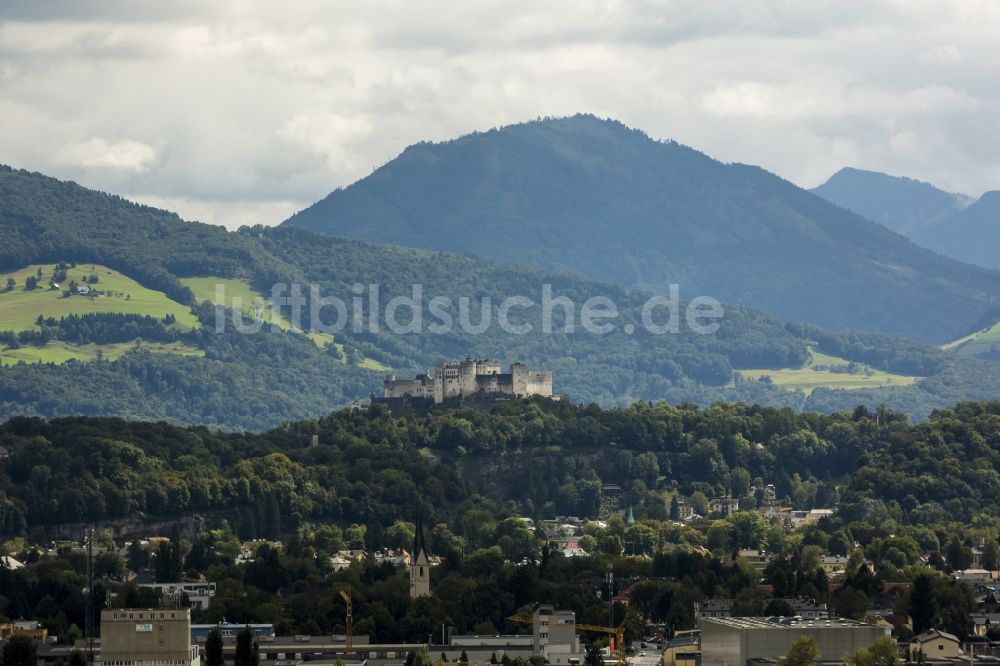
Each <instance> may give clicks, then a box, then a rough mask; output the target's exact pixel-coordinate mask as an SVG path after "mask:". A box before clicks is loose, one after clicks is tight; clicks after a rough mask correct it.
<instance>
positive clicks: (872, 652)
mask: <svg viewBox="0 0 1000 666" xmlns="http://www.w3.org/2000/svg"><path fill="white" fill-rule="evenodd" d="M899 663H900V659H899V652H898V651H897V649H896V641H895V640H893V639H892V638H890V637H889V636H882V637H881V638H877V639H875V642H874V643H872V644H871V646H869V647H866V648H864V647H863V648H858V649H857V650H855V651H854V652H852V653H851V654H849V655H847V657H845V658H844V664H846V665H847V666H899Z"/></svg>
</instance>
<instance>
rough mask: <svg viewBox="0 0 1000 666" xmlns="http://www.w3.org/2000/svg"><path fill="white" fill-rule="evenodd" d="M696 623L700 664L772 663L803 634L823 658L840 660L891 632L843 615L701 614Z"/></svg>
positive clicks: (740, 664) (720, 665)
mask: <svg viewBox="0 0 1000 666" xmlns="http://www.w3.org/2000/svg"><path fill="white" fill-rule="evenodd" d="M699 626H700V628H701V663H702V666H747V665H748V664H749V663H750V662H751V661H754V662H759V663H766V662H768V661H772V662H773V661H776V660H777V659H778V658H779V657H783V656H784V655H785V654H786V653H787V652H788V649H789V648H790V647H791V646H792V643H794V642H795V641H796V640H797V639H798V638H800V637H802V636H808V637H809V638H812V639H813V640H815V641H816V644H817V645H818V646H819V652H820V658H821V660H822V661H824V662H837V663H839V662H840V661H841V660H842V659H843V657H844V656H845V655H847V654H849V653H851V652H854V651H855V650H857V649H858V648H862V647H868V646H870V645H871V644H872V643H874V642H875V640H876V639H878V638H881V637H882V636H888V635H890V633H891V629H889V628H883V627H878V626H874V625H870V624H862V623H861V622H856V621H854V620H846V619H843V618H832V619H828V620H819V619H817V620H806V619H802V618H789V617H781V618H778V617H772V618H763V617H702V618H701V619H700V620H699Z"/></svg>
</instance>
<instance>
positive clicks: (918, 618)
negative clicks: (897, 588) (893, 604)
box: [909, 574, 938, 634]
mask: <svg viewBox="0 0 1000 666" xmlns="http://www.w3.org/2000/svg"><path fill="white" fill-rule="evenodd" d="M937 612H938V605H937V599H935V598H934V580H933V579H932V578H931V575H930V574H920V575H919V576H917V577H916V578H915V579H914V581H913V588H912V589H911V590H910V603H909V614H910V619H911V620H912V621H913V633H915V634H922V633H924V632H925V631H927V630H928V629H930V628H932V627H933V626H934V618H935V617H937Z"/></svg>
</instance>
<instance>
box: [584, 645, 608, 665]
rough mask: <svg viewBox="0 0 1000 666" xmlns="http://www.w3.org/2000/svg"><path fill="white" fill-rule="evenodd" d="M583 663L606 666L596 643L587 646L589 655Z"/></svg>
mask: <svg viewBox="0 0 1000 666" xmlns="http://www.w3.org/2000/svg"><path fill="white" fill-rule="evenodd" d="M583 663H584V666H604V659H603V658H601V652H600V650H599V649H598V648H597V644H596V643H591V644H590V645H588V646H587V657H586V659H585V660H584V662H583Z"/></svg>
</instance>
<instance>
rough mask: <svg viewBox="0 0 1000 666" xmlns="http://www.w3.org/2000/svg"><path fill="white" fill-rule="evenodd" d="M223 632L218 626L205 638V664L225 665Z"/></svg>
mask: <svg viewBox="0 0 1000 666" xmlns="http://www.w3.org/2000/svg"><path fill="white" fill-rule="evenodd" d="M223 664H224V661H223V656H222V633H220V632H219V630H218V629H217V628H215V629H212V630H211V631H210V632H208V636H207V637H206V638H205V666H223Z"/></svg>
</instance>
